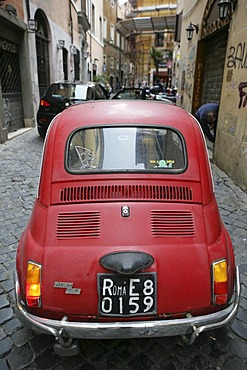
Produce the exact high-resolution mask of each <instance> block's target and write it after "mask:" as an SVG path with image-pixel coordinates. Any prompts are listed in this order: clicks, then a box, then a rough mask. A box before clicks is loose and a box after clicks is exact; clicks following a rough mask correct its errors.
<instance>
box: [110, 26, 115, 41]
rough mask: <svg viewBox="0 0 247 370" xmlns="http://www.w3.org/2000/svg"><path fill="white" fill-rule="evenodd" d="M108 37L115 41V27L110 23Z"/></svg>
mask: <svg viewBox="0 0 247 370" xmlns="http://www.w3.org/2000/svg"><path fill="white" fill-rule="evenodd" d="M110 33H111V34H110V39H111V40H112V43H113V44H114V43H115V27H114V25H112V24H111V29H110Z"/></svg>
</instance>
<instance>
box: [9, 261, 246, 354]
mask: <svg viewBox="0 0 247 370" xmlns="http://www.w3.org/2000/svg"><path fill="white" fill-rule="evenodd" d="M14 281H15V295H16V307H15V309H16V314H17V317H18V318H19V319H20V321H21V322H23V323H24V324H25V325H26V326H28V327H29V328H31V329H33V330H36V331H38V332H40V333H45V334H51V335H53V336H54V337H55V339H56V340H57V341H58V343H59V344H60V345H61V346H64V347H68V346H69V345H70V344H71V340H69V341H67V342H66V341H65V340H64V337H65V338H70V339H71V338H80V339H124V338H147V337H167V336H176V335H181V336H182V337H183V336H186V335H189V336H190V338H189V339H188V340H186V337H185V338H183V339H185V340H186V342H187V343H188V344H192V343H193V342H194V340H195V339H196V337H197V336H198V335H199V334H200V333H201V332H203V331H206V330H212V329H217V328H220V327H222V326H226V325H227V324H229V323H230V322H231V321H232V320H233V319H234V317H235V316H236V314H237V310H238V305H239V300H240V280H239V269H238V267H236V281H235V299H234V301H233V302H232V303H231V304H230V305H229V306H228V307H227V308H225V309H223V310H221V311H219V312H215V313H212V314H208V315H203V316H196V317H191V316H189V317H187V318H184V319H174V320H165V319H164V320H154V321H134V322H120V321H118V322H117V321H116V322H107V323H106V322H103V323H94V322H69V321H67V318H66V317H65V318H63V319H62V320H61V321H58V320H50V319H45V318H42V317H38V316H34V315H31V314H30V313H28V312H27V311H26V308H25V305H24V304H23V302H22V301H21V298H20V295H19V282H18V278H17V276H16V274H14Z"/></svg>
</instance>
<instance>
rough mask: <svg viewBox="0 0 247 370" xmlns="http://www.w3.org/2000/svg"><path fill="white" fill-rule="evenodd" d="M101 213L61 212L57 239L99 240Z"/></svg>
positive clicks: (58, 220) (58, 219)
mask: <svg viewBox="0 0 247 370" xmlns="http://www.w3.org/2000/svg"><path fill="white" fill-rule="evenodd" d="M99 236H100V213H99V212H61V213H59V214H58V218H57V239H73V238H99Z"/></svg>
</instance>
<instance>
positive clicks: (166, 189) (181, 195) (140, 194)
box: [60, 185, 193, 203]
mask: <svg viewBox="0 0 247 370" xmlns="http://www.w3.org/2000/svg"><path fill="white" fill-rule="evenodd" d="M192 198H193V197H192V189H191V188H190V187H187V186H159V185H105V186H82V187H66V188H63V189H61V193H60V202H62V203H66V202H94V201H108V200H127V199H128V200H164V201H178V202H181V201H182V202H191V201H192Z"/></svg>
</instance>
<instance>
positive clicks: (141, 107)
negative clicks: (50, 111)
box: [54, 99, 197, 133]
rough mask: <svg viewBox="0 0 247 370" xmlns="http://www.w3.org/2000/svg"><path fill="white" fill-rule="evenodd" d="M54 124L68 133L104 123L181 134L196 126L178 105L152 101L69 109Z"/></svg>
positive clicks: (100, 103) (111, 102) (90, 104)
mask: <svg viewBox="0 0 247 370" xmlns="http://www.w3.org/2000/svg"><path fill="white" fill-rule="evenodd" d="M68 120H69V122H70V124H69V125H68ZM185 122H186V124H185ZM54 124H56V125H58V124H59V126H60V129H62V127H63V129H64V130H65V131H66V132H67V133H69V132H70V131H72V130H73V128H74V129H75V128H77V127H81V126H89V125H105V124H157V125H159V124H162V125H168V126H172V127H177V128H178V129H180V130H182V131H184V130H187V131H188V130H189V129H190V130H191V127H193V126H194V125H196V126H197V123H196V121H195V119H194V118H193V117H191V115H190V114H189V113H188V112H186V111H185V110H184V109H182V108H180V107H178V106H174V105H168V104H163V103H162V102H159V101H152V100H151V101H147V100H121V99H120V100H117V99H116V100H107V101H98V100H97V101H90V102H84V103H83V104H80V105H78V106H72V107H69V108H68V109H66V110H65V111H63V112H62V113H61V114H60V115H59V116H57V117H56V119H55V122H54Z"/></svg>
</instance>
